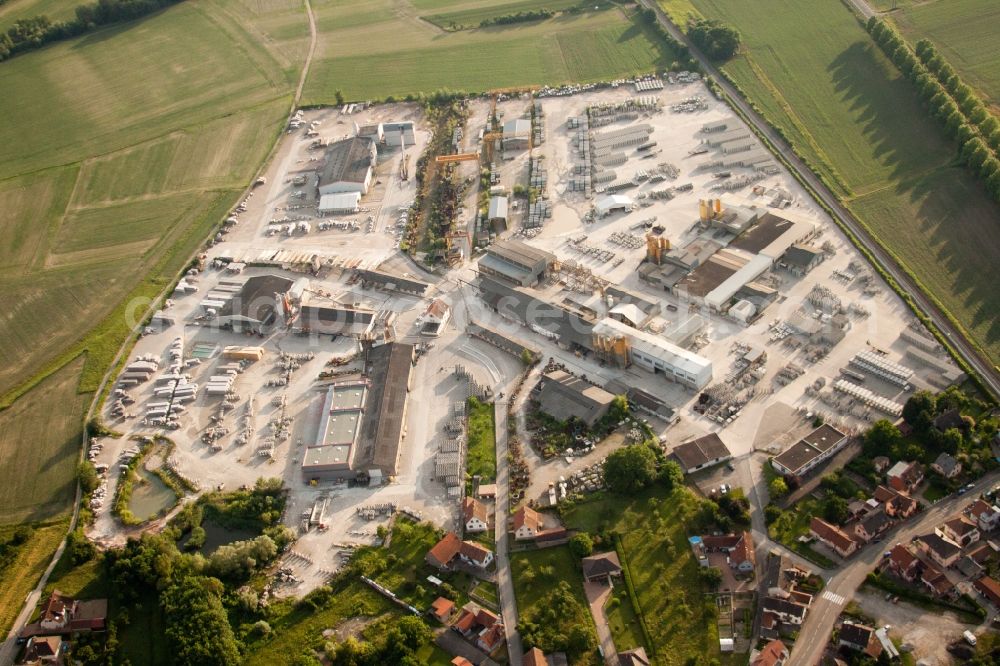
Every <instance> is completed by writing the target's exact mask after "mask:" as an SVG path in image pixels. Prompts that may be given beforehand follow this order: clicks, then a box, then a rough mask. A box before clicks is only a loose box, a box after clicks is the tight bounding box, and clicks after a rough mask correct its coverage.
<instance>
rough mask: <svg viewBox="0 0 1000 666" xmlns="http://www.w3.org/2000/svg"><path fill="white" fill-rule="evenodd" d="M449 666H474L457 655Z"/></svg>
mask: <svg viewBox="0 0 1000 666" xmlns="http://www.w3.org/2000/svg"><path fill="white" fill-rule="evenodd" d="M451 666H476V665H475V664H473V663H472V662H471V661H469V660H468V659H466V658H465V657H463V656H461V655H459V656H457V657H455V658H454V659H452V660H451Z"/></svg>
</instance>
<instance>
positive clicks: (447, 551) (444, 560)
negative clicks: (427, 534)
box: [424, 532, 462, 569]
mask: <svg viewBox="0 0 1000 666" xmlns="http://www.w3.org/2000/svg"><path fill="white" fill-rule="evenodd" d="M461 547H462V540H461V539H459V538H458V536H457V535H456V534H455V533H454V532H448V533H447V534H445V535H444V537H442V538H441V540H440V541H438V542H437V543H436V544H434V546H433V547H432V548H431V549H430V550H429V551H427V555H425V556H424V560H425V561H426V562H427V564H429V565H431V566H432V567H434V568H436V569H447V568H448V567H449V566H450V565H451V561H452V560H453V559H455V556H456V555H458V551H459V550H460V549H461Z"/></svg>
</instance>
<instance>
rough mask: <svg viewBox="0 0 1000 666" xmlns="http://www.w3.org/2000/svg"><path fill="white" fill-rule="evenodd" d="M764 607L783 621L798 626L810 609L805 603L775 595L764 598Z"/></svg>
mask: <svg viewBox="0 0 1000 666" xmlns="http://www.w3.org/2000/svg"><path fill="white" fill-rule="evenodd" d="M763 608H764V611H765V612H768V613H771V614H772V615H774V616H776V617H777V618H778V619H779V620H780V621H781V622H783V623H785V624H794V625H796V626H799V625H801V624H802V622H803V621H804V620H805V619H806V613H807V612H808V610H809V607H808V606H806V605H805V604H800V603H798V602H797V601H790V600H788V599H782V598H780V597H773V596H772V597H765V598H764V601H763Z"/></svg>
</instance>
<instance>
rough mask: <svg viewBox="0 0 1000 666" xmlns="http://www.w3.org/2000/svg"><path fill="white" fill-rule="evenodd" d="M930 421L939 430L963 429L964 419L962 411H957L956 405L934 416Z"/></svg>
mask: <svg viewBox="0 0 1000 666" xmlns="http://www.w3.org/2000/svg"><path fill="white" fill-rule="evenodd" d="M932 423H933V424H934V427H935V428H936V429H937V430H940V431H941V432H944V431H945V430H950V429H952V428H958V429H959V430H965V421H963V420H962V412H960V411H958V408H957V407H955V408H952V409H948V410H945V411H943V412H941V413H940V414H938V415H937V416H935V417H934V421H933V422H932Z"/></svg>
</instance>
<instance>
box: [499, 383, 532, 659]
mask: <svg viewBox="0 0 1000 666" xmlns="http://www.w3.org/2000/svg"><path fill="white" fill-rule="evenodd" d="M508 388H509V387H508ZM496 415H497V426H496V428H497V435H496V436H497V499H496V504H495V507H496V513H495V515H494V517H493V522H494V527H495V530H496V551H497V552H496V567H497V590H498V592H499V595H500V614H501V616H502V617H503V626H504V633H505V634H506V638H507V654H508V657H509V659H510V666H521V658H522V657H523V656H524V648H523V647H522V645H521V635H520V634H519V633H517V598H516V597H515V596H514V577H513V575H512V573H511V570H510V557H509V555H508V548H509V541H510V533H509V532H508V531H507V515H508V514H509V513H510V511H509V508H508V507H510V467H509V466H508V464H507V401H506V400H497V403H496Z"/></svg>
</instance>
